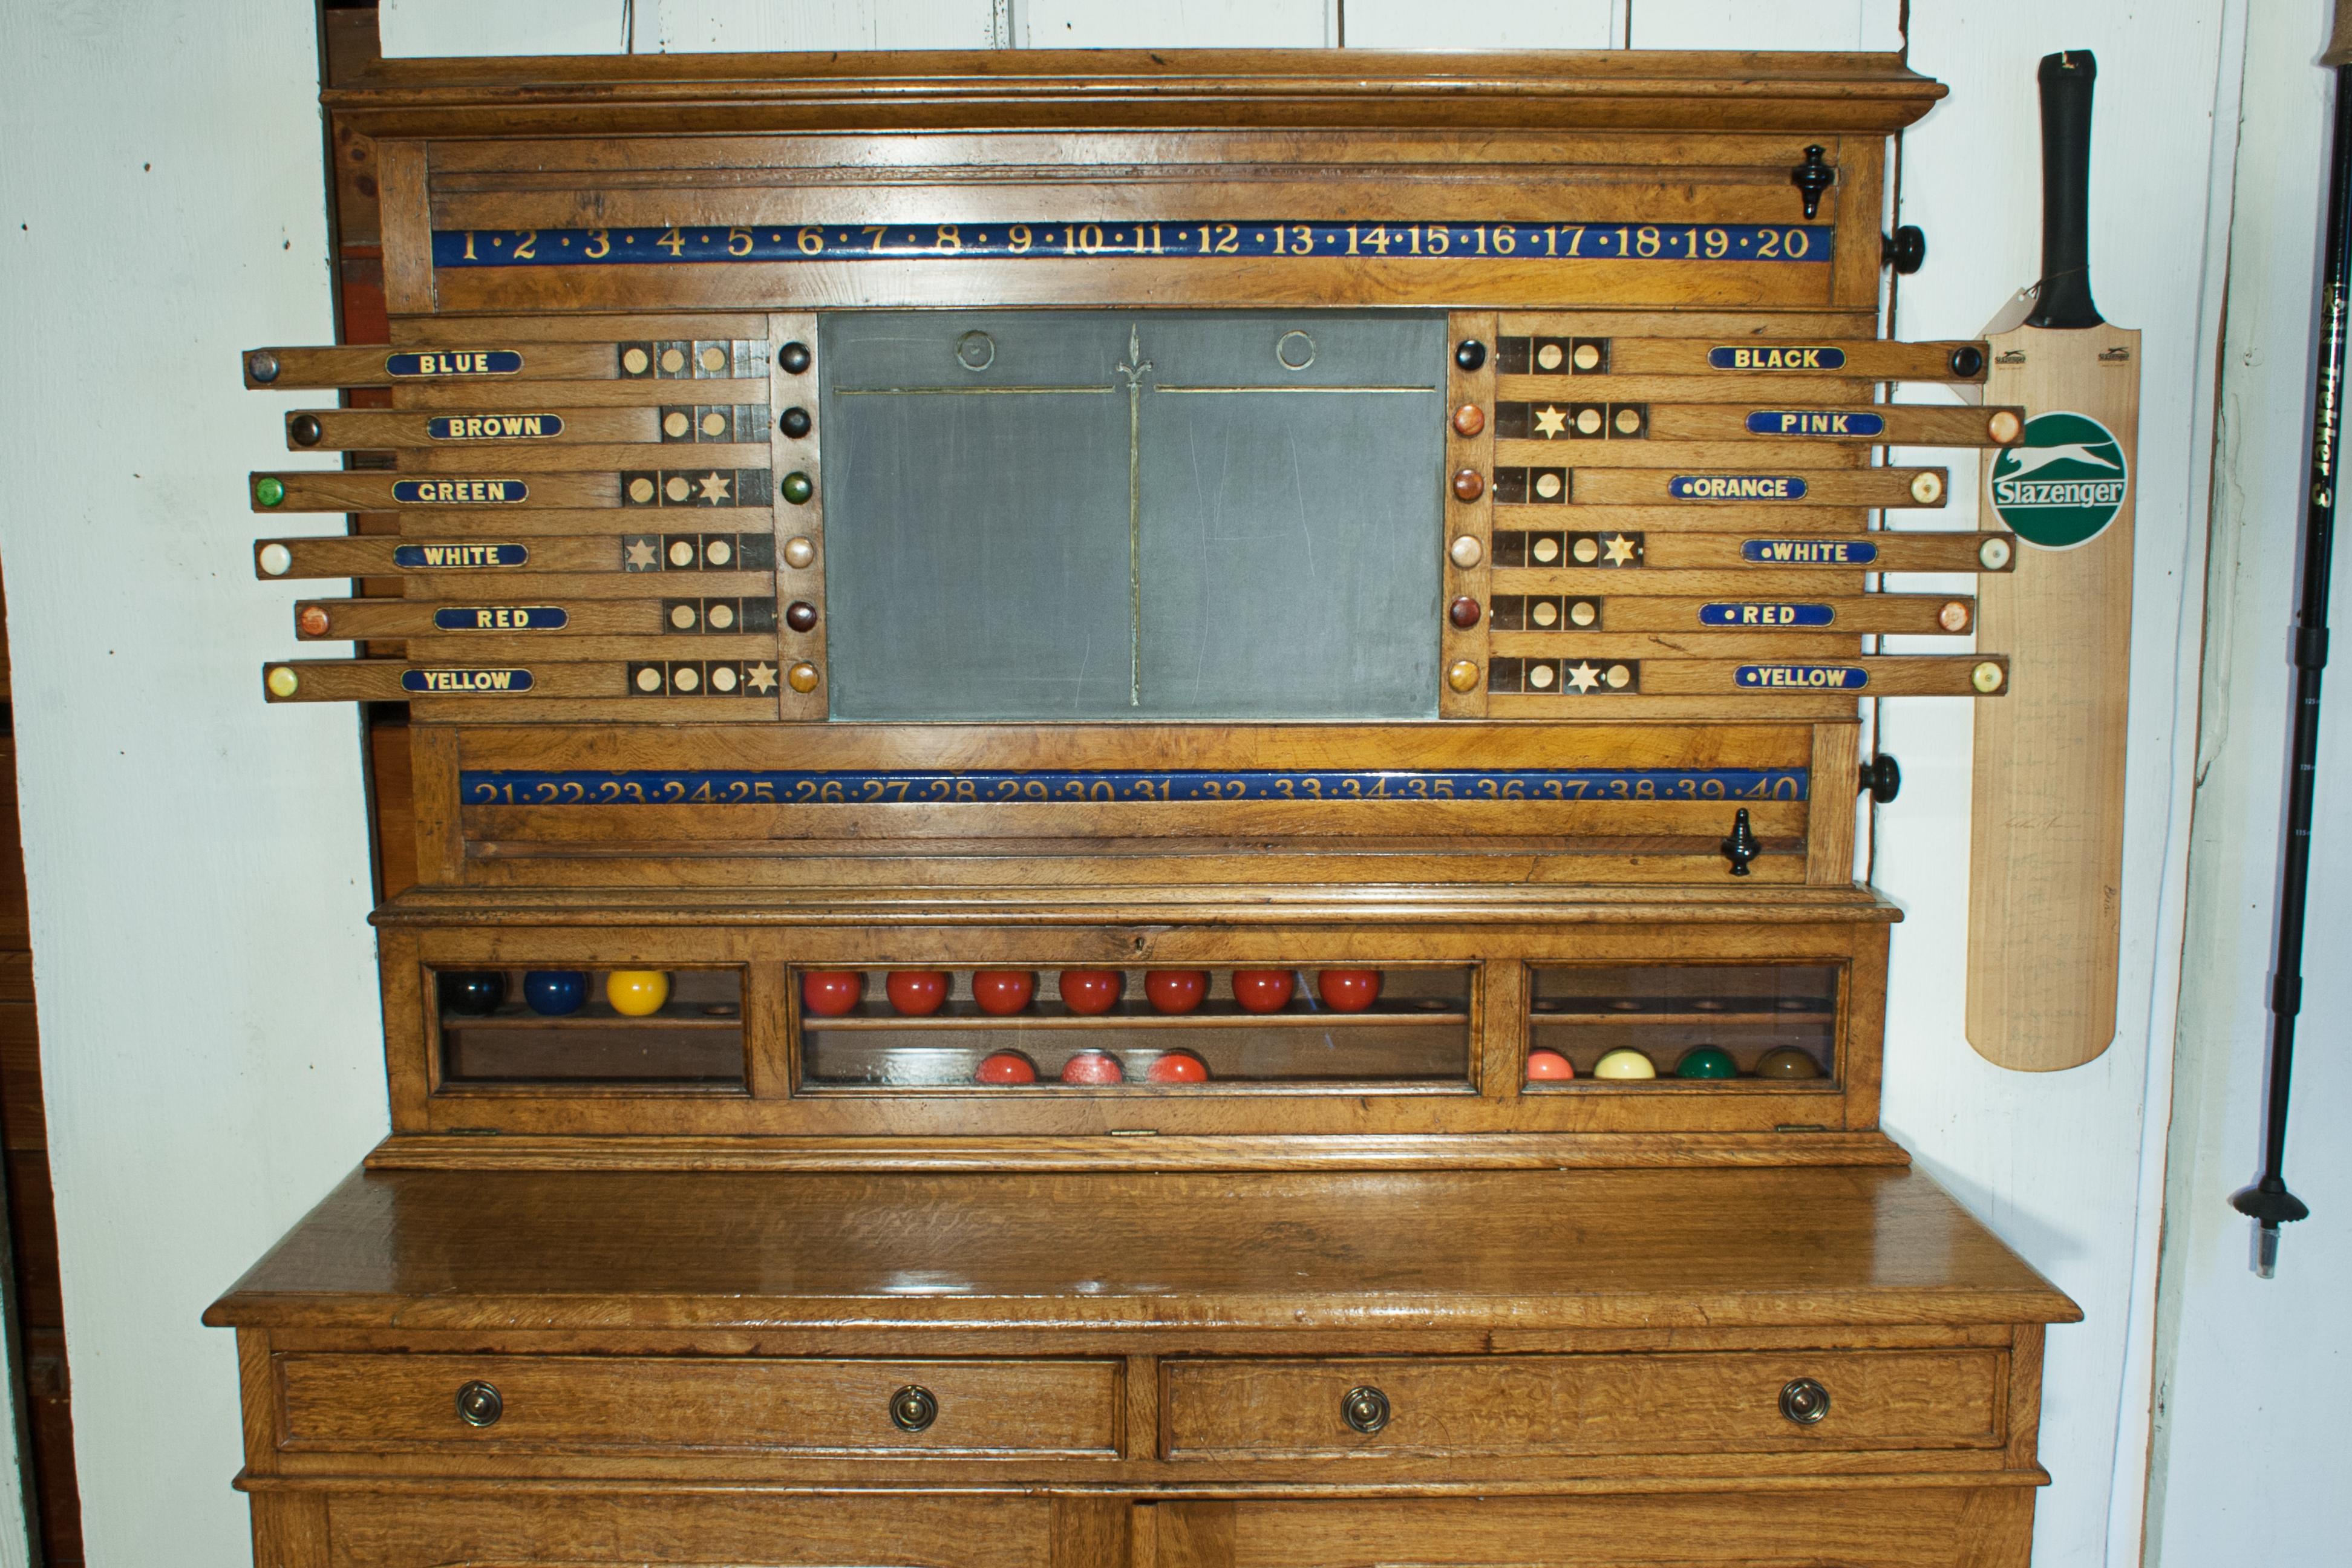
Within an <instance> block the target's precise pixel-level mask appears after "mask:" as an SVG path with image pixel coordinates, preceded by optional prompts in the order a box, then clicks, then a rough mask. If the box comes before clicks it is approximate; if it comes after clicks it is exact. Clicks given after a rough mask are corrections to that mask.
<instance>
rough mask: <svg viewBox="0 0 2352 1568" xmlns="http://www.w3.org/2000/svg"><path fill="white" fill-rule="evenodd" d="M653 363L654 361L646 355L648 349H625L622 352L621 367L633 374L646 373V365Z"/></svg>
mask: <svg viewBox="0 0 2352 1568" xmlns="http://www.w3.org/2000/svg"><path fill="white" fill-rule="evenodd" d="M652 363H653V361H652V360H650V359H648V358H647V357H646V351H645V350H643V349H624V350H623V351H622V352H621V368H622V369H623V370H625V371H627V372H628V373H629V374H631V375H643V374H646V366H648V365H650V364H652Z"/></svg>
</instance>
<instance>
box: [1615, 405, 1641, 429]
mask: <svg viewBox="0 0 2352 1568" xmlns="http://www.w3.org/2000/svg"><path fill="white" fill-rule="evenodd" d="M1641 427H1642V412H1641V410H1640V409H1638V408H1620V409H1619V410H1618V411H1617V434H1619V435H1620V436H1631V435H1632V434H1633V432H1635V431H1636V430H1639V429H1640V428H1641Z"/></svg>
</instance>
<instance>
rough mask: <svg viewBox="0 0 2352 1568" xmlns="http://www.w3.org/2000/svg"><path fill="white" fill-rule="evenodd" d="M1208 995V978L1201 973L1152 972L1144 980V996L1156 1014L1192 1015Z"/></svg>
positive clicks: (1184, 971) (1178, 971)
mask: <svg viewBox="0 0 2352 1568" xmlns="http://www.w3.org/2000/svg"><path fill="white" fill-rule="evenodd" d="M1143 994H1144V995H1145V996H1147V997H1148V998H1150V1002H1151V1008H1152V1011H1153V1012H1155V1013H1189V1012H1191V1011H1192V1009H1193V1008H1195V1007H1197V1006H1199V1005H1201V998H1202V997H1203V996H1206V995H1207V994H1209V976H1208V973H1207V972H1206V971H1203V970H1199V969H1153V970H1149V971H1147V972H1145V973H1144V976H1143Z"/></svg>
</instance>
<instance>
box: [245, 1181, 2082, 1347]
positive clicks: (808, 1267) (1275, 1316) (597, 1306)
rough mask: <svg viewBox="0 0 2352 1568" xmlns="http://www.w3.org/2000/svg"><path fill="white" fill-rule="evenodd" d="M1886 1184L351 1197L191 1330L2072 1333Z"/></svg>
mask: <svg viewBox="0 0 2352 1568" xmlns="http://www.w3.org/2000/svg"><path fill="white" fill-rule="evenodd" d="M2079 1316H2080V1313H2079V1311H2078V1310H2077V1309H2076V1308H2075V1307H2074V1303H2073V1302H2071V1301H2069V1300H2067V1299H2066V1298H2065V1297H2064V1296H2063V1295H2062V1294H2061V1293H2060V1292H2059V1291H2058V1290H2057V1289H2055V1288H2053V1286H2052V1285H2050V1283H2049V1282H2048V1281H2046V1280H2044V1279H2042V1277H2041V1276H2040V1275H2038V1274H2036V1273H2035V1272H2034V1271H2033V1269H2032V1268H2030V1267H2029V1266H2028V1265H2027V1264H2026V1263H2025V1262H2024V1261H2023V1260H2022V1259H2021V1258H2018V1257H2017V1256H2016V1255H2015V1254H2014V1253H2012V1252H2011V1251H2010V1250H2009V1249H2008V1248H2007V1247H2004V1246H2003V1245H2002V1244H2001V1243H2000V1240H1999V1239H1998V1238H1996V1237H1994V1236H1993V1235H1992V1234H1991V1233H1990V1231H1988V1230H1986V1229H1985V1228H1984V1227H1983V1226H1981V1225H1979V1224H1978V1223H1977V1222H1976V1221H1975V1220H1974V1219H1972V1218H1970V1217H1969V1215H1967V1214H1966V1213H1965V1212H1963V1211H1962V1210H1961V1209H1960V1207H1959V1206H1958V1205H1957V1204H1955V1203H1954V1202H1953V1201H1952V1200H1951V1199H1950V1198H1949V1197H1948V1195H1946V1194H1944V1193H1943V1192H1942V1191H1941V1190H1940V1189H1939V1188H1937V1186H1936V1184H1934V1183H1933V1182H1932V1181H1930V1180H1928V1179H1927V1177H1926V1176H1923V1175H1919V1174H1916V1173H1912V1172H1910V1171H1908V1170H1904V1169H1856V1168H1827V1169H1798V1170H1769V1171H1768V1170H1759V1171H1627V1172H1590V1171H1588V1172H1450V1173H1424V1174H1402V1175H1400V1174H1374V1173H1338V1174H1313V1175H1282V1174H1176V1173H1171V1174H1097V1175H1018V1174H1005V1175H985V1176H975V1175H971V1174H968V1173H964V1174H956V1175H921V1174H887V1175H850V1174H845V1175H791V1176H783V1175H765V1174H724V1173H602V1172H599V1173H590V1172H512V1173H488V1172H420V1171H404V1172H363V1173H354V1174H353V1175H352V1176H351V1177H349V1178H348V1179H346V1180H345V1181H344V1182H343V1184H341V1186H340V1187H338V1188H337V1189H336V1190H335V1191H334V1192H333V1193H332V1194H330V1195H329V1196H328V1197H327V1199H326V1200H325V1201H324V1202H323V1203H321V1204H320V1205H319V1206H318V1207H317V1208H316V1209H314V1210H313V1211H312V1212H311V1213H310V1215H309V1216H308V1217H306V1218H305V1219H304V1220H303V1221H302V1222H301V1223H300V1224H299V1226H296V1227H295V1228H294V1230H293V1231H292V1232H291V1233H289V1235H288V1236H287V1237H286V1238H285V1239H284V1240H283V1241H282V1242H280V1243H279V1244H278V1247H276V1248H275V1249H274V1250H273V1251H272V1252H271V1253H270V1254H269V1255H268V1257H267V1258H264V1259H262V1261H261V1262H260V1263H258V1264H257V1265H256V1266H255V1267H254V1268H253V1269H252V1270H251V1271H249V1272H248V1273H247V1276H246V1277H245V1279H242V1280H240V1281H239V1282H238V1284H237V1285H236V1288H235V1289H233V1290H231V1291H230V1292H229V1294H228V1295H226V1297H224V1298H223V1299H222V1300H220V1301H218V1302H217V1303H215V1305H214V1307H213V1308H212V1310H210V1312H208V1313H207V1314H206V1319H205V1321H207V1322H210V1323H212V1324H215V1326H220V1325H230V1324H236V1325H247V1326H305V1327H343V1328H354V1329H366V1328H384V1327H398V1328H404V1329H408V1328H413V1329H449V1330H463V1329H478V1328H487V1327H496V1328H500V1329H510V1330H530V1329H578V1328H589V1327H598V1328H606V1329H614V1330H625V1329H663V1328H681V1329H686V1328H710V1329H719V1328H762V1327H778V1328H784V1327H888V1326H895V1325H908V1326H928V1327H957V1326H962V1327H972V1328H1055V1327H1070V1328H1107V1329H1117V1328H1130V1329H1142V1328H1171V1327H1176V1328H1198V1329H1268V1328H1291V1329H1315V1328H1324V1329H1349V1328H1356V1329H1368V1330H1371V1329H1425V1328H1444V1327H1456V1328H1467V1327H1478V1328H1517V1329H1580V1328H1629V1327H1631V1328H1671V1327H1681V1326H1712V1327H1726V1326H1739V1325H1774V1324H1796V1323H1819V1322H1823V1321H1837V1322H1849V1323H1884V1324H1902V1323H1982V1322H2026V1321H2073V1320H2074V1319H2076V1318H2078V1317H2079Z"/></svg>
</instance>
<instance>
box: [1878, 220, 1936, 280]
mask: <svg viewBox="0 0 2352 1568" xmlns="http://www.w3.org/2000/svg"><path fill="white" fill-rule="evenodd" d="M1878 258H1879V259H1880V260H1881V261H1883V262H1885V264H1886V265H1887V266H1889V267H1892V268H1895V271H1896V272H1898V273H1900V274H1902V275H1903V276H1904V277H1906V278H1908V277H1910V276H1911V274H1913V273H1914V272H1916V271H1918V270H1919V268H1920V267H1921V266H1923V265H1924V264H1925V263H1926V262H1927V230H1925V229H1923V228H1921V227H1920V226H1918V225H1917V224H1916V223H1906V224H1905V225H1904V226H1902V227H1900V228H1898V229H1896V230H1895V232H1894V233H1893V234H1885V235H1881V236H1879V238H1878Z"/></svg>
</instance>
